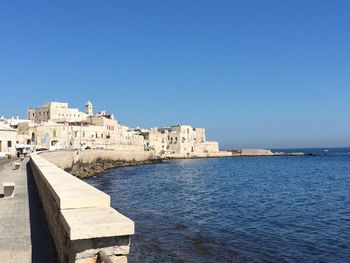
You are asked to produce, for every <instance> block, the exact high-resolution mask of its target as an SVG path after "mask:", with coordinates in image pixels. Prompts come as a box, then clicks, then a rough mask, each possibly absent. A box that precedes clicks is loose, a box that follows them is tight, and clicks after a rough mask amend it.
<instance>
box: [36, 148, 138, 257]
mask: <svg viewBox="0 0 350 263" xmlns="http://www.w3.org/2000/svg"><path fill="white" fill-rule="evenodd" d="M63 157H67V156H63ZM58 159H59V158H58ZM67 159H68V158H67ZM67 163H68V162H67ZM30 165H31V168H32V172H33V175H34V179H35V182H36V185H37V189H38V193H39V196H40V199H41V202H42V207H43V211H44V214H45V217H46V221H47V223H48V228H49V231H50V234H51V236H52V239H53V240H54V243H55V247H56V251H57V255H58V262H59V263H73V262H75V263H88V262H89V263H92V262H97V260H98V259H97V258H98V256H97V255H98V252H99V251H100V250H103V251H104V252H105V253H106V254H107V255H108V256H109V258H110V259H112V260H113V262H124V263H125V262H127V254H128V253H129V245H130V235H133V234H134V222H133V221H132V220H130V219H129V218H127V217H125V216H123V215H122V214H120V213H118V212H117V211H116V210H114V209H113V208H111V207H110V197H109V195H107V194H105V193H103V192H101V191H99V190H97V189H96V188H94V187H92V186H90V185H89V184H87V183H85V182H83V181H81V180H79V179H78V178H76V177H74V176H72V175H71V174H69V173H67V172H65V171H63V170H62V169H60V168H58V167H57V166H56V165H54V164H53V163H51V162H49V161H47V160H45V159H44V158H42V157H41V156H39V155H36V154H32V155H31V156H30ZM43 245H45V244H43Z"/></svg>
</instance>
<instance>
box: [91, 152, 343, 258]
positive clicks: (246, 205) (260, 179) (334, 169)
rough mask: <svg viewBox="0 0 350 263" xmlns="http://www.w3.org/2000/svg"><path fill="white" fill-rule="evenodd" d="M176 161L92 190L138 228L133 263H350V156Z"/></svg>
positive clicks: (139, 169)
mask: <svg viewBox="0 0 350 263" xmlns="http://www.w3.org/2000/svg"><path fill="white" fill-rule="evenodd" d="M278 151H290V152H305V154H306V155H305V156H275V157H233V158H210V159H187V160H171V161H165V162H163V163H159V164H151V165H143V166H134V167H125V168H118V169H114V170H110V171H108V172H104V173H101V174H99V175H96V176H94V177H91V178H88V179H86V180H85V181H86V182H88V183H89V184H91V185H93V186H95V187H97V188H98V189H100V190H102V191H103V192H105V193H107V194H109V195H110V196H111V199H112V201H111V202H112V207H114V208H115V209H116V210H118V211H119V212H121V213H122V214H124V215H126V216H127V217H129V218H131V219H132V220H134V221H135V231H136V232H135V235H133V236H132V238H131V250H130V254H129V256H128V260H129V261H128V262H131V263H133V262H138V263H140V262H298V263H299V262H350V148H328V149H326V148H318V149H289V150H288V149H278Z"/></svg>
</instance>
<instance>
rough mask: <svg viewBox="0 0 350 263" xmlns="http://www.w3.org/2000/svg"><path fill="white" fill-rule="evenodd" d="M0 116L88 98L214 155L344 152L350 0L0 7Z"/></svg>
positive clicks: (125, 119) (349, 136)
mask: <svg viewBox="0 0 350 263" xmlns="http://www.w3.org/2000/svg"><path fill="white" fill-rule="evenodd" d="M0 91H1V99H0V103H1V104H0V114H2V115H5V116H15V115H20V116H22V117H24V116H25V112H26V109H27V108H28V107H36V106H41V105H42V104H44V103H45V102H48V101H67V102H69V104H70V105H71V106H73V107H79V108H81V109H83V105H84V103H85V102H86V101H87V100H91V101H92V102H93V104H94V109H95V110H101V109H105V110H107V111H108V112H112V113H114V114H115V115H116V117H117V118H118V120H119V121H120V122H121V123H123V124H125V125H128V126H131V127H135V126H141V127H161V126H168V125H171V124H176V123H187V124H192V125H193V126H197V127H205V128H206V129H207V137H208V139H215V140H218V141H219V142H220V143H221V146H222V147H223V148H241V147H267V148H279V147H317V146H326V147H331V146H350V1H347V0H337V1H334V0H324V1H318V0H317V1H313V0H308V1H305V0H302V1H298V0H291V1H280V0H276V1H261V0H256V1H249V0H242V1H234V0H228V1H224V0H219V1H215V0H212V1H204V0H200V1H189V0H177V1H170V0H168V1H166V0H159V1H143V0H142V1H141V0H140V1H132V0H130V1H129V0H128V1H116V0H115V1H112V0H111V1H103V0H101V1H97V0H96V1H88V0H81V1H75V0H70V1H46V0H45V1H15V0H9V1H1V2H0Z"/></svg>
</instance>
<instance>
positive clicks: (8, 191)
mask: <svg viewBox="0 0 350 263" xmlns="http://www.w3.org/2000/svg"><path fill="white" fill-rule="evenodd" d="M2 186H3V187H4V197H13V196H14V195H15V183H14V182H11V183H3V184H2Z"/></svg>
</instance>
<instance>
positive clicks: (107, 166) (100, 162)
mask: <svg viewBox="0 0 350 263" xmlns="http://www.w3.org/2000/svg"><path fill="white" fill-rule="evenodd" d="M162 161H163V160H162V159H160V158H153V159H149V160H144V161H136V160H131V161H126V160H111V159H102V158H98V159H96V162H95V163H84V162H76V163H73V165H72V166H71V167H67V168H65V169H64V170H65V171H66V172H68V173H70V174H72V175H74V176H76V177H78V178H80V179H83V178H87V177H91V176H94V175H96V174H99V173H103V172H106V171H108V170H112V169H117V168H122V167H128V166H139V165H146V164H154V163H161V162H162Z"/></svg>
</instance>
